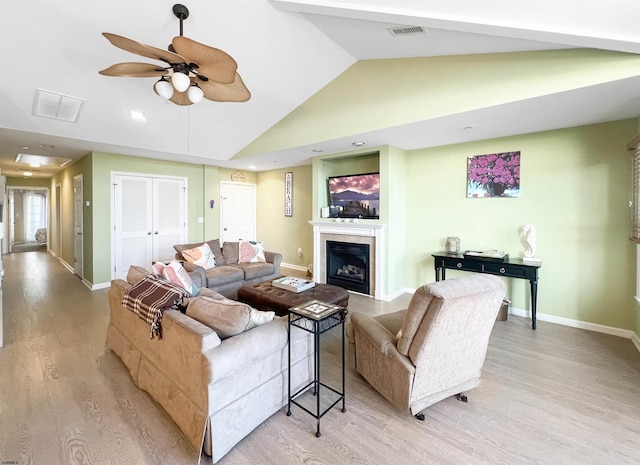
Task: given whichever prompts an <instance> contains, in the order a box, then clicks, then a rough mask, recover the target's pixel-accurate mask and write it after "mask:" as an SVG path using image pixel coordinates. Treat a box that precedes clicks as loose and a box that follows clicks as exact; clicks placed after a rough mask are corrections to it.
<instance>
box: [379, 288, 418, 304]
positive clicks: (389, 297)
mask: <svg viewBox="0 0 640 465" xmlns="http://www.w3.org/2000/svg"><path fill="white" fill-rule="evenodd" d="M415 292H416V290H415V289H411V288H408V287H405V288H403V289H400V290H399V291H396V292H394V293H393V294H388V295H383V296H382V299H380V300H384V301H385V302H391V301H392V300H395V299H397V298H398V297H400V296H401V295H403V294H414V293H415Z"/></svg>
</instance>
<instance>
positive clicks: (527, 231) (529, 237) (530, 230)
mask: <svg viewBox="0 0 640 465" xmlns="http://www.w3.org/2000/svg"><path fill="white" fill-rule="evenodd" d="M521 235H522V236H523V237H524V240H525V242H526V243H527V246H528V248H529V250H525V252H524V257H522V261H524V262H532V263H540V262H542V259H540V258H535V255H536V240H537V237H536V228H535V227H534V226H533V225H532V224H528V225H526V226H524V227H523V228H522V233H521Z"/></svg>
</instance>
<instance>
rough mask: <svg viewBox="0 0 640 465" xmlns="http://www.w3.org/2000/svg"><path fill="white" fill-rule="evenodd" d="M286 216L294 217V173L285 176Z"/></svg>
mask: <svg viewBox="0 0 640 465" xmlns="http://www.w3.org/2000/svg"><path fill="white" fill-rule="evenodd" d="M284 216H293V172H291V171H287V172H286V173H285V174H284Z"/></svg>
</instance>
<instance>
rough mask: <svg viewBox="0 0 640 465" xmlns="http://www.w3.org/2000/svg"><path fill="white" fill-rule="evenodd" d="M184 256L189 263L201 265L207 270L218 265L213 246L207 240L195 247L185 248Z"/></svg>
mask: <svg viewBox="0 0 640 465" xmlns="http://www.w3.org/2000/svg"><path fill="white" fill-rule="evenodd" d="M182 256H183V257H184V258H185V260H186V261H188V262H189V263H193V264H194V265H198V266H201V267H202V268H204V269H205V270H209V269H211V268H215V267H216V257H215V255H213V252H212V251H211V247H209V244H207V243H206V242H205V243H204V244H202V245H200V246H198V247H195V248H193V249H185V250H183V251H182Z"/></svg>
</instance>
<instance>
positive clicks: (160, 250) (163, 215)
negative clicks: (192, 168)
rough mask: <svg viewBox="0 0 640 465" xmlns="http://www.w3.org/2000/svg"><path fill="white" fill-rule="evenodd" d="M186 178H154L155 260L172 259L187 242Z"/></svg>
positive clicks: (153, 253)
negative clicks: (176, 248) (176, 250)
mask: <svg viewBox="0 0 640 465" xmlns="http://www.w3.org/2000/svg"><path fill="white" fill-rule="evenodd" d="M185 200H186V186H185V181H184V179H165V178H155V179H153V217H152V220H153V251H152V256H153V260H171V259H172V258H174V256H175V254H176V252H175V250H174V248H173V246H174V245H175V244H184V243H185V242H186V234H185V231H186V227H187V225H186V214H185V205H186V202H185Z"/></svg>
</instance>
